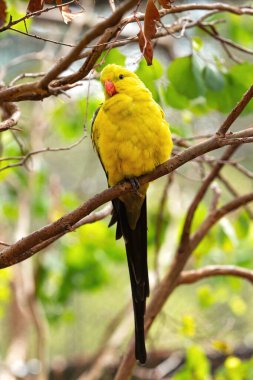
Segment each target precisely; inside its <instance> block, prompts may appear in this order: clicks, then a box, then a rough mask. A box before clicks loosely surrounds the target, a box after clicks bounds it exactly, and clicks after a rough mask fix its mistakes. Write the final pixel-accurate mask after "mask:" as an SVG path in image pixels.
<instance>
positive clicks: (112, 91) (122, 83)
mask: <svg viewBox="0 0 253 380" xmlns="http://www.w3.org/2000/svg"><path fill="white" fill-rule="evenodd" d="M100 80H101V82H102V85H103V87H104V90H105V96H106V98H109V97H111V96H114V95H116V94H120V93H125V94H127V93H131V92H132V91H133V90H134V89H135V88H136V86H137V87H138V86H141V87H143V86H144V85H143V83H142V82H141V80H140V79H139V78H138V77H137V75H136V74H134V73H133V72H132V71H129V70H127V69H126V68H125V67H122V66H118V65H115V64H109V65H107V66H106V67H105V68H104V69H103V70H102V72H101V76H100Z"/></svg>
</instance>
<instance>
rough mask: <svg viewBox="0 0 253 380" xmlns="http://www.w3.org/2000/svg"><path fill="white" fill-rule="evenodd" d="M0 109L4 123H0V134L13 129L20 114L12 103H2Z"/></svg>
mask: <svg viewBox="0 0 253 380" xmlns="http://www.w3.org/2000/svg"><path fill="white" fill-rule="evenodd" d="M2 109H3V111H4V119H5V120H4V121H2V122H1V123H0V132H4V131H7V130H9V129H14V128H13V127H14V126H15V125H16V124H17V123H18V121H19V119H20V116H21V113H20V111H19V109H18V107H17V106H16V104H14V103H3V104H2Z"/></svg>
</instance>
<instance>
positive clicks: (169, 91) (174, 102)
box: [163, 83, 189, 110]
mask: <svg viewBox="0 0 253 380" xmlns="http://www.w3.org/2000/svg"><path fill="white" fill-rule="evenodd" d="M163 93H164V97H165V100H166V103H167V104H168V105H169V106H171V107H173V108H176V109H179V110H183V109H186V108H188V107H189V99H188V98H187V97H186V96H184V95H182V94H179V93H178V92H177V91H176V90H175V88H174V86H173V85H172V83H169V85H168V86H167V88H166V89H164V92H163Z"/></svg>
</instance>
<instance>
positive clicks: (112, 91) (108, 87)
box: [105, 80, 117, 96]
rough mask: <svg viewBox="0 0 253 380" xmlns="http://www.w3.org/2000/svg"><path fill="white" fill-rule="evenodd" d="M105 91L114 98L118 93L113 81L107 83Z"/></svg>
mask: <svg viewBox="0 0 253 380" xmlns="http://www.w3.org/2000/svg"><path fill="white" fill-rule="evenodd" d="M105 91H106V92H107V94H108V95H110V96H113V95H115V94H116V93H117V91H116V88H115V86H114V84H113V82H112V81H110V80H106V81H105Z"/></svg>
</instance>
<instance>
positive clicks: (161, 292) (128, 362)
mask: <svg viewBox="0 0 253 380" xmlns="http://www.w3.org/2000/svg"><path fill="white" fill-rule="evenodd" d="M252 201H253V193H251V194H247V195H244V196H242V197H240V198H238V199H236V200H234V201H232V202H229V203H227V204H226V205H225V206H223V207H222V208H220V209H219V210H217V214H216V215H215V218H213V219H212V223H209V225H208V228H207V229H206V230H208V229H210V228H211V227H212V226H213V225H214V223H215V221H218V220H219V219H221V218H222V217H223V216H224V215H226V214H227V213H229V212H232V211H235V210H237V209H238V208H239V207H241V206H243V205H245V204H247V203H249V202H252ZM214 219H215V221H214ZM202 237H203V236H198V238H197V237H195V236H194V238H193V242H192V244H190V246H188V247H186V249H185V251H184V252H179V251H177V254H176V255H175V258H174V261H173V263H172V265H171V266H170V269H169V270H168V272H167V274H166V275H165V277H164V278H163V280H162V281H161V282H160V284H159V285H158V286H157V287H156V288H155V289H154V291H153V297H152V299H151V301H150V303H149V304H148V307H147V311H146V317H145V331H146V332H147V331H148V330H149V329H150V327H151V325H152V323H153V321H154V319H155V318H156V316H157V315H158V314H159V312H160V311H161V309H162V307H163V306H164V304H165V302H166V301H167V299H168V297H169V296H170V294H171V293H172V292H173V290H174V289H175V288H176V287H177V285H178V281H179V278H180V277H179V276H180V274H181V272H182V270H183V268H184V267H185V265H186V263H187V261H188V259H189V258H190V256H191V254H192V253H193V251H194V249H195V248H196V247H197V245H198V243H199V242H200V241H201V238H202ZM134 364H135V359H134V341H133V340H132V341H131V342H130V344H129V346H128V349H127V352H126V354H125V356H124V358H123V360H122V362H121V364H120V367H119V369H118V371H117V374H116V376H115V379H114V380H127V379H128V378H129V376H130V374H131V372H132V368H133V367H134Z"/></svg>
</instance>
